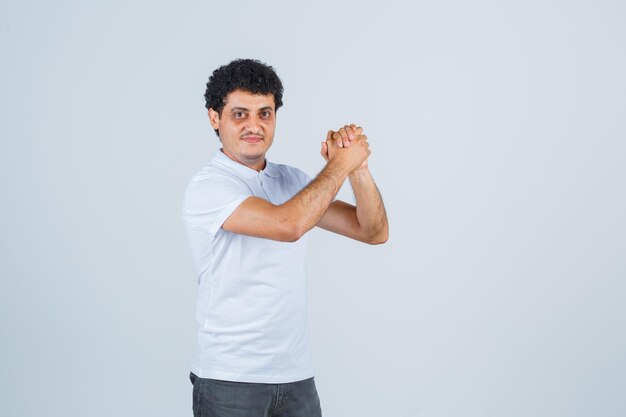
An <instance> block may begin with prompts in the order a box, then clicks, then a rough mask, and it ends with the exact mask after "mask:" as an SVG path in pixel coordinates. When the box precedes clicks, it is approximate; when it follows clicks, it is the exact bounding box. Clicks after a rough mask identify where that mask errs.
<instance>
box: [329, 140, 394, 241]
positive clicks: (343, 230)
mask: <svg viewBox="0 0 626 417" xmlns="http://www.w3.org/2000/svg"><path fill="white" fill-rule="evenodd" d="M359 129H360V128H359ZM360 130H361V129H360ZM344 131H345V130H344ZM328 146H335V145H334V144H332V143H329V142H327V143H326V144H325V145H323V146H322V156H324V158H325V159H328V158H329V155H328ZM348 146H349V145H348ZM349 178H350V185H351V186H352V190H353V191H354V196H355V199H356V206H353V205H352V204H348V203H346V202H344V201H341V200H338V201H335V202H333V203H332V204H331V205H330V207H329V208H328V210H327V211H326V213H325V214H324V216H323V217H322V218H321V219H320V222H319V223H318V226H319V227H321V228H323V229H326V230H329V231H331V232H335V233H339V234H341V235H343V236H347V237H350V238H352V239H356V240H359V241H361V242H365V243H369V244H381V243H385V242H386V241H387V239H388V238H389V223H388V221H387V212H386V210H385V206H384V204H383V199H382V197H381V195H380V192H379V191H378V187H376V184H375V182H374V178H373V177H372V174H371V173H370V171H369V168H368V166H367V161H365V162H364V163H363V164H362V165H361V166H360V167H359V168H358V169H356V170H355V171H352V172H351V173H350V176H349Z"/></svg>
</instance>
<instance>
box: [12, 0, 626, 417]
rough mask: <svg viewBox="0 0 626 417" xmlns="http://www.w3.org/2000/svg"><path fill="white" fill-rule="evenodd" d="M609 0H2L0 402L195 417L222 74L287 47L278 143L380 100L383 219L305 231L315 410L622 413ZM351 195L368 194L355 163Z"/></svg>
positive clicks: (287, 152) (623, 58)
mask: <svg viewBox="0 0 626 417" xmlns="http://www.w3.org/2000/svg"><path fill="white" fill-rule="evenodd" d="M625 21H626V8H625V6H624V3H623V2H618V1H554V0H547V1H546V0H542V1H516V2H498V1H479V2H463V1H441V2H413V3H407V2H399V1H386V2H370V3H368V2H363V1H344V2H339V1H334V2H331V1H317V2H287V1H269V2H251V1H239V2H227V1H223V2H219V3H217V2H202V1H177V2H173V1H172V2H160V1H115V2H113V1H106V2H84V1H77V0H75V1H55V2H44V1H39V2H33V1H19V2H18V1H13V2H8V1H3V2H2V3H0V30H1V37H0V48H1V50H0V51H1V57H2V58H1V63H0V74H1V77H0V134H1V142H0V146H1V148H0V185H1V187H2V188H1V198H0V214H1V216H0V222H1V224H0V226H1V235H0V245H1V246H0V260H1V263H0V274H1V281H0V326H1V328H0V334H1V335H2V336H1V342H0V415H2V416H11V417H19V416H40V415H45V416H63V417H70V416H81V417H82V416H86V415H90V416H107V417H110V416H116V417H123V416H144V415H145V416H148V415H149V416H181V415H191V414H192V413H191V383H190V381H189V379H188V374H189V362H190V359H191V354H192V351H193V347H194V344H195V330H196V327H195V326H196V324H195V321H194V317H195V297H196V281H195V272H194V270H193V266H192V261H191V257H190V254H189V251H188V248H187V241H186V236H185V235H184V229H183V225H182V220H181V203H182V193H183V191H184V188H185V186H186V184H187V181H188V180H189V178H190V177H191V176H192V175H193V174H194V173H195V172H196V171H198V170H199V169H200V168H201V167H202V165H204V163H206V161H207V160H208V159H209V158H210V157H211V156H212V155H213V153H214V152H215V150H216V149H217V148H218V143H219V142H218V140H217V138H216V136H215V135H214V133H213V130H212V129H211V127H210V125H209V123H208V119H207V116H206V109H205V108H204V99H203V94H204V88H205V83H206V81H207V80H208V76H209V75H210V73H211V72H212V71H213V70H214V69H215V68H216V67H218V66H220V65H223V64H225V63H227V62H229V61H230V60H232V59H234V58H240V57H242V58H257V59H260V60H262V61H264V62H267V63H268V64H270V65H272V66H274V67H275V68H276V70H277V71H278V74H279V76H280V77H281V78H282V80H283V83H284V85H285V96H284V102H285V106H284V107H283V108H282V109H281V110H280V111H279V112H278V128H277V133H276V137H275V140H274V145H273V147H272V149H271V150H270V152H269V154H268V159H270V160H271V161H274V162H280V163H287V164H290V165H294V166H298V167H300V168H302V169H304V170H305V171H306V172H308V173H309V174H310V175H316V174H317V172H319V170H320V169H321V168H322V166H323V160H322V158H321V156H320V155H319V146H320V142H321V141H322V140H323V139H324V138H325V133H326V131H327V130H328V129H332V128H337V127H339V126H340V125H342V124H344V123H350V122H355V123H359V124H361V125H362V126H364V128H365V130H366V133H367V134H368V136H369V141H370V145H371V149H372V156H371V159H370V166H371V171H372V173H373V175H374V178H375V179H376V181H377V184H378V186H379V188H380V190H381V192H382V195H383V197H384V199H385V203H386V206H387V210H388V215H389V221H390V231H391V235H390V240H389V242H388V243H387V244H385V245H383V246H367V245H364V244H361V243H358V242H355V241H350V240H349V239H347V238H343V237H340V236H337V235H332V234H330V233H328V232H325V231H322V230H314V231H312V232H311V241H310V243H311V246H310V262H309V263H310V268H309V286H310V290H311V291H310V303H309V305H310V312H311V320H310V328H311V343H312V348H313V355H314V364H315V368H316V383H317V387H318V391H319V394H320V398H321V401H322V407H323V412H324V416H325V417H345V416H360V417H368V416H397V417H459V416H462V417H474V416H476V417H478V416H485V417H496V416H497V417H499V416H511V417H517V416H519V417H527V416H533V417H541V416H545V417H560V416H563V417H565V416H567V417H575V416H581V417H582V416H585V417H586V416H594V417H599V416H621V415H625V414H626V397H625V396H624V392H625V390H624V387H625V386H626V359H625V352H626V330H625V329H626V303H624V299H625V295H626V284H625V280H624V278H626V256H625V255H626V222H625V221H624V213H625V212H626V196H625V191H626V187H625V179H626V168H625V164H624V161H625V158H626V143H625V138H626V128H625V125H624V120H625V118H624V116H625V115H626V98H625V97H626V81H625V80H626V77H624V74H626V53H625V51H626V30H625V29H624V22H625ZM340 197H341V198H343V199H346V200H348V201H352V200H351V199H352V194H351V192H350V190H349V189H348V188H344V189H343V190H342V192H341V195H340Z"/></svg>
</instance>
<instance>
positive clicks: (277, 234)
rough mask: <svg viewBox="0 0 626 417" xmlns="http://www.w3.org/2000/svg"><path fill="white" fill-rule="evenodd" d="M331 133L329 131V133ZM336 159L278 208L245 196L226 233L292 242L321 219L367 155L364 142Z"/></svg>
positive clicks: (261, 200) (232, 215)
mask: <svg viewBox="0 0 626 417" xmlns="http://www.w3.org/2000/svg"><path fill="white" fill-rule="evenodd" d="M329 133H330V132H329ZM355 142H356V143H355V144H354V145H356V146H353V147H350V148H346V149H345V150H344V152H341V153H340V154H339V155H338V158H336V160H333V161H329V162H328V164H326V167H325V168H324V169H323V170H322V171H321V172H320V173H319V175H318V176H317V177H316V178H315V179H314V180H313V181H311V182H310V183H309V184H308V185H307V186H306V187H305V188H303V189H302V190H301V191H300V192H299V193H298V194H296V195H295V196H293V197H292V198H291V199H290V200H289V201H287V202H285V203H284V204H281V205H274V204H272V203H270V202H269V201H267V200H264V199H262V198H259V197H254V196H253V197H248V198H247V199H246V200H245V201H244V202H243V203H241V204H240V205H239V207H237V209H236V210H235V211H234V212H233V213H232V214H231V215H230V217H228V219H226V221H225V222H224V224H223V225H222V228H223V229H224V230H227V231H229V232H233V233H239V234H244V235H249V236H257V237H262V238H266V239H272V240H279V241H283V242H293V241H296V240H298V239H300V237H302V235H303V234H304V233H306V232H307V231H309V230H310V229H312V228H313V227H314V226H315V225H316V224H317V223H318V222H319V220H320V219H321V218H322V216H323V215H324V213H325V212H326V210H327V209H328V206H329V205H330V203H331V202H332V201H333V198H334V197H335V195H336V194H337V193H338V192H339V189H340V188H341V185H342V184H343V182H344V181H345V179H346V177H347V176H348V174H349V173H350V172H352V171H353V170H354V169H355V168H356V167H358V166H359V165H360V164H361V163H362V162H363V161H364V160H365V159H367V157H368V156H369V149H368V144H367V141H366V140H355Z"/></svg>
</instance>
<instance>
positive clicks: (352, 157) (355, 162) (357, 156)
mask: <svg viewBox="0 0 626 417" xmlns="http://www.w3.org/2000/svg"><path fill="white" fill-rule="evenodd" d="M320 153H321V155H322V157H323V158H324V160H326V162H329V161H331V160H333V159H335V158H339V162H341V163H342V164H345V166H347V167H348V168H349V170H350V171H354V170H356V169H365V168H367V158H368V157H369V156H370V154H371V153H372V152H371V151H370V150H369V144H368V143H367V136H366V135H364V134H363V128H362V127H360V126H357V125H355V124H351V125H345V126H344V127H342V128H340V129H339V130H338V131H336V132H335V131H333V130H329V131H328V134H327V135H326V142H322V150H321V152H320Z"/></svg>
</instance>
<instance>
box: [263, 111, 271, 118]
mask: <svg viewBox="0 0 626 417" xmlns="http://www.w3.org/2000/svg"><path fill="white" fill-rule="evenodd" d="M271 115H272V112H270V111H269V110H263V111H262V112H261V117H262V118H264V119H267V118H269V117H270V116H271Z"/></svg>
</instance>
